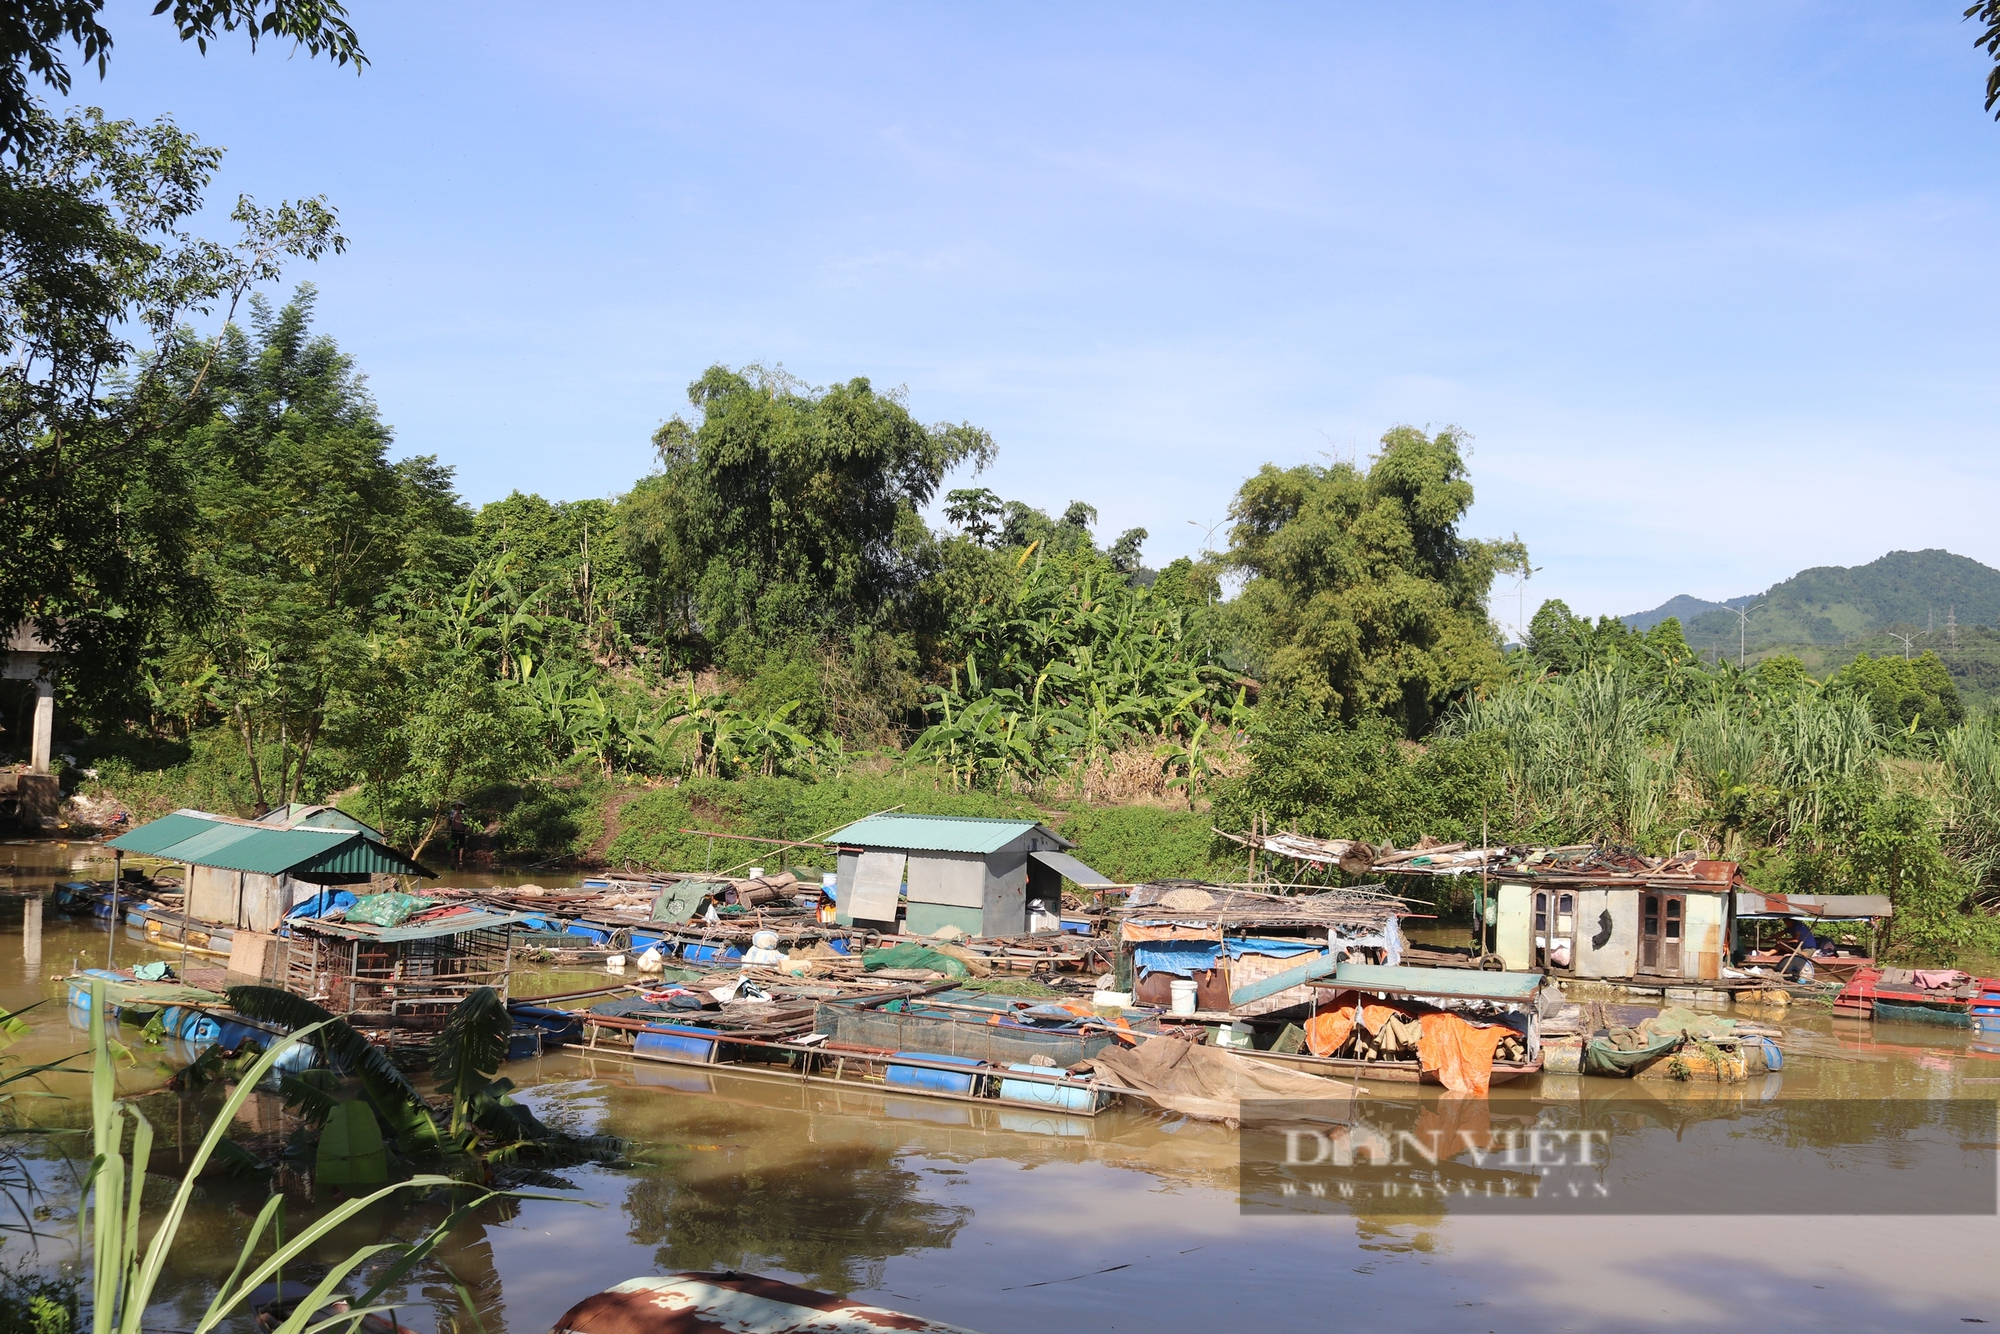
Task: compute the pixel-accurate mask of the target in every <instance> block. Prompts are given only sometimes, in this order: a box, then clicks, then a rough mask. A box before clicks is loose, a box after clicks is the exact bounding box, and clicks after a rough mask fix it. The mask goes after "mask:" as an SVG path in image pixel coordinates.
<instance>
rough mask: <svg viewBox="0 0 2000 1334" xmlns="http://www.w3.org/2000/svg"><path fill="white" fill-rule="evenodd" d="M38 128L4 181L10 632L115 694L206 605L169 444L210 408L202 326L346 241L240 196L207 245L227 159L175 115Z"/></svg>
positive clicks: (87, 119)
mask: <svg viewBox="0 0 2000 1334" xmlns="http://www.w3.org/2000/svg"><path fill="white" fill-rule="evenodd" d="M31 120H32V121H33V128H34V133H33V134H32V135H30V136H29V138H28V139H27V141H26V142H25V143H24V144H23V145H22V146H21V148H20V150H19V153H18V154H17V157H16V160H15V161H14V162H13V163H12V164H10V165H8V166H6V167H5V168H4V169H0V626H9V625H15V624H18V623H20V622H22V621H32V622H33V623H34V624H35V626H36V627H37V628H38V629H39V630H40V632H41V634H42V637H43V638H44V639H46V640H48V641H50V642H51V643H53V644H55V645H56V646H57V647H58V648H59V649H60V650H62V652H63V653H64V654H65V657H66V659H67V665H66V667H65V670H64V673H63V677H62V680H63V682H64V684H65V685H66V687H68V688H69V689H70V690H72V691H73V692H76V693H77V694H80V695H81V696H83V697H84V698H85V699H86V700H87V701H88V700H100V701H101V700H103V699H106V698H108V697H110V696H112V695H115V694H116V692H117V691H118V690H119V689H120V688H122V687H123V686H125V685H126V684H127V683H129V681H130V680H131V678H132V675H133V670H134V665H135V663H136V661H137V657H138V654H139V651H140V649H141V647H142V645H144V643H145V642H146V641H147V639H148V638H149V637H150V636H151V635H153V634H154V633H155V632H156V631H157V630H158V628H159V627H160V626H161V625H162V624H163V623H164V622H167V621H170V620H172V619H174V618H179V619H181V620H183V621H186V620H188V619H190V618H193V617H196V616H198V615H200V614H201V613H202V612H203V611H204V610H205V607H206V589H205V588H204V586H203V585H202V584H201V582H200V581H199V580H198V579H196V578H195V577H193V575H192V573H191V571H190V570H189V568H188V565H187V557H188V550H187V545H186V543H187V532H188V527H189V519H190V516H191V512H192V510H191V506H192V501H191V498H190V494H189V491H188V489H187V488H188V479H187V477H186V474H185V471H184V469H183V468H182V466H181V463H180V460H179V459H178V458H177V457H176V455H175V453H174V450H173V448H172V447H171V440H172V438H173V437H174V436H175V435H176V434H177V432H178V431H179V430H181V429H182V428H184V427H185V426H186V425H187V424H188V423H189V422H190V421H194V420H199V419H200V418H201V416H202V415H203V414H204V413H205V412H207V411H208V407H209V394H210V392H211V391H212V389H213V387H214V382H213V378H212V375H211V374H210V372H211V369H212V360H213V358H214V356H215V354H216V350H217V349H216V344H215V343H214V342H213V341H207V342H204V341H203V340H201V339H199V338H197V337H196V336H195V334H194V333H193V331H192V330H191V329H190V327H189V324H188V321H189V320H190V319H191V318H192V317H194V316H197V315H200V314H204V313H208V312H211V311H215V310H220V311H222V312H224V313H225V315H226V314H227V313H229V312H232V311H233V310H234V309H235V307H236V304H237V303H238V302H239V301H240V300H241V299H242V297H243V296H244V294H245V293H246V292H247V291H248V290H249V289H250V288H251V286H252V285H254V284H256V283H260V282H265V281H269V280H271V279H273V278H275V277H277V275H278V273H279V272H280V267H281V261H282V259H283V257H284V256H286V255H288V254H289V255H298V256H304V257H308V258H310V257H316V256H318V255H320V254H321V253H323V252H324V251H326V250H327V249H329V248H331V249H335V250H338V249H340V248H341V246H342V245H343V244H344V242H343V241H342V239H341V237H340V235H339V233H338V231H337V230H336V229H335V221H334V216H333V213H332V211H331V210H330V209H328V208H327V207H326V206H325V204H324V202H323V201H320V200H308V201H306V202H304V203H302V204H298V205H290V204H288V205H283V206H281V207H279V208H277V209H271V210H265V209H259V208H257V207H256V206H254V205H253V204H251V203H250V201H249V200H247V199H245V200H241V201H239V202H238V204H237V207H236V210H235V214H234V216H235V218H236V220H237V221H238V223H239V224H240V225H241V227H242V235H241V238H240V239H239V241H238V242H237V243H236V244H235V245H234V246H223V245H219V244H217V243H215V242H213V241H208V240H204V239H201V238H198V237H195V236H193V235H191V234H190V233H189V232H187V231H186V230H185V225H186V223H187V221H188V219H190V218H191V217H192V216H193V215H194V214H195V213H197V212H198V211H199V210H200V209H201V207H202V202H203V191H204V189H205V188H206V186H207V184H208V182H209V180H210V178H211V177H212V176H213V174H214V172H215V169H216V166H217V165H218V163H219V162H220V161H221V156H222V154H221V150H219V149H214V148H209V147H206V146H204V145H202V144H201V143H200V142H199V141H198V140H196V139H195V138H194V137H193V136H192V135H189V134H187V133H185V132H184V131H182V130H180V129H178V128H177V127H175V126H174V125H173V124H172V122H170V121H164V120H163V121H158V122H155V123H153V124H151V125H139V124H135V123H134V122H131V121H112V120H106V119H105V118H104V116H103V114H102V113H101V112H98V111H95V110H85V111H80V112H77V113H74V114H72V115H70V116H69V117H67V118H66V119H63V120H61V121H56V120H52V119H50V118H48V117H46V116H44V115H42V114H41V113H39V112H36V113H33V114H32V116H31ZM139 338H144V339H145V340H146V341H147V343H148V344H149V346H147V347H146V348H145V349H144V350H143V351H142V350H141V349H140V348H139V347H138V346H136V345H135V340H136V339H139Z"/></svg>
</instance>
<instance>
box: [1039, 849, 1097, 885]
mask: <svg viewBox="0 0 2000 1334" xmlns="http://www.w3.org/2000/svg"><path fill="white" fill-rule="evenodd" d="M1028 855H1029V856H1030V857H1032V858H1034V859H1035V860H1036V861H1038V862H1040V863H1041V864H1042V865H1044V866H1046V867H1048V868H1049V869H1050V870H1051V871H1054V872H1055V873H1056V874H1057V875H1060V876H1064V877H1067V878H1068V879H1070V880H1073V881H1075V882H1076V883H1077V884H1079V885H1083V886H1085V887H1088V886H1092V885H1115V884H1117V883H1118V882H1117V881H1116V880H1113V879H1112V878H1111V877H1110V876H1108V875H1100V874H1099V873H1098V872H1096V871H1093V870H1091V869H1090V868H1089V867H1088V866H1085V865H1084V864H1083V863H1082V862H1080V861H1078V860H1077V859H1076V858H1074V857H1072V856H1070V855H1069V854H1068V853H1067V852H1031V853H1029V854H1028Z"/></svg>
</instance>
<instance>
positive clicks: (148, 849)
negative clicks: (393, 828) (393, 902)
mask: <svg viewBox="0 0 2000 1334" xmlns="http://www.w3.org/2000/svg"><path fill="white" fill-rule="evenodd" d="M111 846H113V847H115V848H118V849H119V850H121V851H124V852H138V853H144V854H147V855H149V856H154V857H164V858H166V859H167V860H169V861H177V862H187V863H188V864H190V865H193V866H213V867H216V868H218V869H220V870H224V871H249V872H251V873H253V874H256V875H285V874H287V873H289V872H294V871H296V872H306V873H312V872H316V873H318V874H321V875H424V876H428V875H430V874H431V873H430V872H429V871H426V870H425V869H424V868H423V867H421V866H419V865H418V864H417V863H416V862H414V861H411V860H410V859H409V858H408V857H405V856H403V855H402V854H401V853H399V852H397V851H395V850H394V849H393V848H388V847H384V846H383V845H382V844H380V843H377V842H375V841H374V840H372V839H370V838H369V837H368V836H367V835H366V834H362V833H359V832H357V831H355V830H352V829H312V828H304V827H301V828H297V829H274V828H272V827H271V826H269V825H263V824H255V823H238V822H236V821H233V820H222V819H218V818H216V817H213V816H206V815H203V814H201V813H199V812H194V811H176V812H174V814H172V815H168V816H163V817H162V818H160V819H158V820H153V821H151V822H149V823H147V824H143V825H140V826H139V827H138V828H137V829H134V830H132V831H131V832H130V833H127V834H122V835H120V836H119V837H118V838H116V839H113V840H112V844H111Z"/></svg>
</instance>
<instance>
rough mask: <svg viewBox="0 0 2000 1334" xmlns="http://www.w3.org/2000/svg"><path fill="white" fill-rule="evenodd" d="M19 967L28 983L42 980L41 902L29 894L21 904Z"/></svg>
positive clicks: (38, 897)
mask: <svg viewBox="0 0 2000 1334" xmlns="http://www.w3.org/2000/svg"><path fill="white" fill-rule="evenodd" d="M22 908H23V912H22V914H21V965H22V968H21V970H22V972H24V973H26V974H27V980H28V981H30V982H39V981H41V980H42V900H41V897H40V896H39V895H36V894H30V895H29V896H28V898H27V900H26V901H25V902H24V903H23V904H22Z"/></svg>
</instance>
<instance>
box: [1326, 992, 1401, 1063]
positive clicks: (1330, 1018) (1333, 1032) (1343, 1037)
mask: <svg viewBox="0 0 2000 1334" xmlns="http://www.w3.org/2000/svg"><path fill="white" fill-rule="evenodd" d="M1357 1009H1358V1010H1359V1011H1360V1013H1359V1015H1358V1016H1357V1015H1356V1011H1357ZM1401 1013H1402V1011H1401V1010H1398V1009H1396V1008H1395V1007H1394V1006H1392V1005H1362V1004H1361V997H1360V995H1359V994H1357V993H1356V992H1352V991H1343V992H1341V993H1340V994H1339V995H1338V996H1335V997H1334V998H1333V1008H1332V1009H1330V1010H1322V1011H1320V1012H1319V1013H1318V1014H1316V1015H1314V1016H1313V1017H1312V1018H1311V1019H1309V1020H1307V1021H1306V1050H1307V1051H1309V1052H1311V1053H1312V1054H1313V1055H1315V1056H1331V1055H1333V1054H1334V1053H1335V1052H1337V1051H1339V1050H1340V1049H1341V1048H1342V1047H1343V1046H1345V1045H1346V1044H1347V1039H1348V1038H1349V1037H1351V1036H1353V1034H1354V1025H1355V1022H1356V1019H1357V1017H1358V1018H1359V1021H1360V1024H1361V1027H1362V1028H1364V1029H1366V1030H1367V1031H1368V1032H1370V1033H1373V1032H1376V1031H1377V1030H1379V1029H1380V1028H1381V1027H1382V1024H1383V1021H1384V1020H1386V1019H1388V1018H1389V1017H1390V1016H1391V1015H1395V1014H1401Z"/></svg>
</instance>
